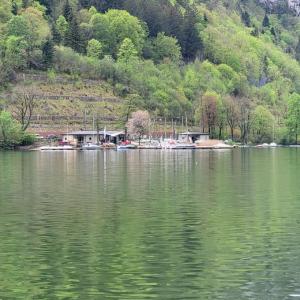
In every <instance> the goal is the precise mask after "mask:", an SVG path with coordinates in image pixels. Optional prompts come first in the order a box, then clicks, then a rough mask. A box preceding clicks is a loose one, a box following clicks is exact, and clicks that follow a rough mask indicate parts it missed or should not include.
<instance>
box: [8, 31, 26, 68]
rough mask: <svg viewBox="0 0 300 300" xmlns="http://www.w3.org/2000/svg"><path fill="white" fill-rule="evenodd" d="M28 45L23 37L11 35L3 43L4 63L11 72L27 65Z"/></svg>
mask: <svg viewBox="0 0 300 300" xmlns="http://www.w3.org/2000/svg"><path fill="white" fill-rule="evenodd" d="M27 48H28V44H27V42H26V41H25V40H24V39H23V37H20V36H19V37H18V36H14V35H11V36H9V37H8V39H7V40H6V42H5V59H4V60H5V62H6V64H7V66H8V67H10V68H11V69H12V70H22V69H24V68H25V67H26V65H27Z"/></svg>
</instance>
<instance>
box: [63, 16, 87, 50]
mask: <svg viewBox="0 0 300 300" xmlns="http://www.w3.org/2000/svg"><path fill="white" fill-rule="evenodd" d="M65 45H66V46H67V47H71V48H72V49H73V50H75V51H77V52H83V51H84V49H83V39H82V36H81V33H80V28H79V25H78V22H77V19H76V18H75V17H73V18H72V20H71V21H70V23H69V28H68V30H67V33H66V36H65Z"/></svg>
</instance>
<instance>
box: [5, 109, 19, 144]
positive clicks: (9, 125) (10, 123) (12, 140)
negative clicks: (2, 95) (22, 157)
mask: <svg viewBox="0 0 300 300" xmlns="http://www.w3.org/2000/svg"><path fill="white" fill-rule="evenodd" d="M22 140H23V131H22V129H21V125H20V124H19V123H18V122H16V121H15V120H14V119H13V118H12V116H11V114H10V113H8V112H6V111H2V112H0V148H13V147H15V146H17V145H19V144H21V143H22Z"/></svg>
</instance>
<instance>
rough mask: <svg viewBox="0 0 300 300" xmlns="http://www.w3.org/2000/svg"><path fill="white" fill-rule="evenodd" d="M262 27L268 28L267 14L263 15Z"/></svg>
mask: <svg viewBox="0 0 300 300" xmlns="http://www.w3.org/2000/svg"><path fill="white" fill-rule="evenodd" d="M262 25H263V27H270V20H269V17H268V15H267V14H265V16H264V19H263V22H262Z"/></svg>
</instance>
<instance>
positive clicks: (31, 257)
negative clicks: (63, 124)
mask: <svg viewBox="0 0 300 300" xmlns="http://www.w3.org/2000/svg"><path fill="white" fill-rule="evenodd" d="M297 298H299V299H300V149H288V148H281V149H245V150H239V149H236V150H232V151H230V150H229V151H228V150H227V151H189V150H188V151H156V150H153V151H149V150H143V151H139V150H133V151H128V152H126V151H124V152H117V151H107V152H101V151H99V152H52V153H51V152H48V153H46V152H45V153H40V152H28V153H19V152H6V153H0V299H2V300H6V299H22V300H23V299H84V300H86V299H101V300H106V299H118V300H134V299H138V300H144V299H159V300H176V299H180V300H182V299H184V300H185V299H200V300H202V299H230V300H231V299H238V300H240V299H272V300H274V299H275V300H276V299H280V300H282V299H297Z"/></svg>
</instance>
